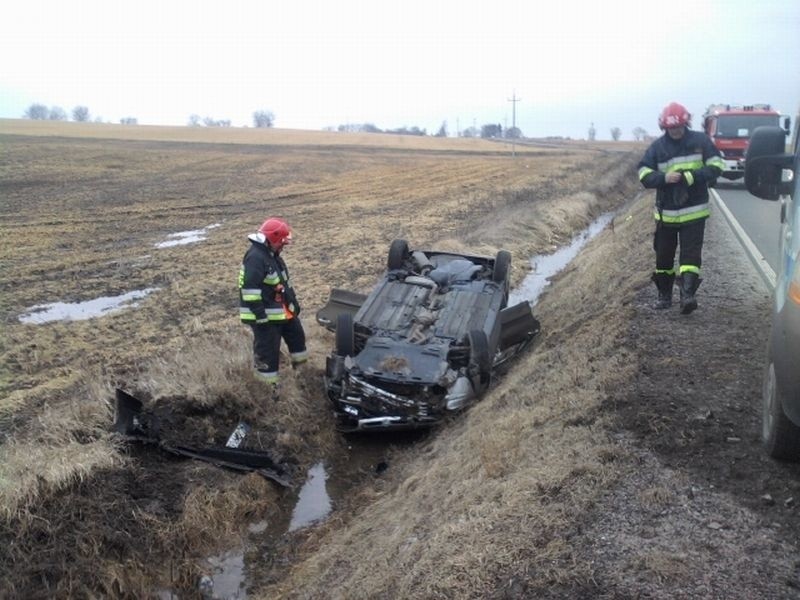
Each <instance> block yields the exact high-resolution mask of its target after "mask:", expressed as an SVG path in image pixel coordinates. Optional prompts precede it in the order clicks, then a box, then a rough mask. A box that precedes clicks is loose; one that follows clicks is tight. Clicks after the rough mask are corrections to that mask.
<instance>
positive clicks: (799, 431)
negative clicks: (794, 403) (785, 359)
mask: <svg viewBox="0 0 800 600" xmlns="http://www.w3.org/2000/svg"><path fill="white" fill-rule="evenodd" d="M762 400H763V405H762V409H763V412H762V425H761V439H762V441H763V443H764V448H765V449H766V451H767V454H769V455H770V456H771V457H772V458H777V459H781V460H791V461H797V460H799V459H800V427H798V426H797V425H795V424H794V423H793V422H792V421H791V420H790V419H789V417H787V416H786V413H785V412H784V411H783V404H784V401H785V395H784V391H783V390H782V389H781V387H780V384H779V383H778V379H777V377H776V376H775V364H774V363H773V362H772V359H771V358H770V359H769V364H768V365H767V367H766V369H765V373H764V386H763V394H762Z"/></svg>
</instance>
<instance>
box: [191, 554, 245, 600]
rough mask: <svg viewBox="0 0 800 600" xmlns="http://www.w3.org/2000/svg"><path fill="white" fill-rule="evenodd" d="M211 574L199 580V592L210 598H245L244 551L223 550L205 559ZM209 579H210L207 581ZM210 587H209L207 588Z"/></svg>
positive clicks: (240, 599) (241, 599)
mask: <svg viewBox="0 0 800 600" xmlns="http://www.w3.org/2000/svg"><path fill="white" fill-rule="evenodd" d="M207 562H208V566H209V568H210V569H211V575H209V576H206V578H204V579H201V581H200V593H201V595H205V596H206V597H210V598H225V599H226V600H227V599H228V598H236V599H239V600H244V599H245V598H247V591H246V590H245V576H244V552H243V551H242V550H241V549H238V550H231V551H230V552H223V553H222V554H218V555H217V556H212V557H210V558H208V559H207ZM209 579H210V581H209ZM209 588H210V589H209ZM209 592H211V593H210V594H209Z"/></svg>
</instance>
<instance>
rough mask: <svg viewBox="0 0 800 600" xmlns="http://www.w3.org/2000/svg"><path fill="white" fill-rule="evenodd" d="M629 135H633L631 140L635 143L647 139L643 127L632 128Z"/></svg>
mask: <svg viewBox="0 0 800 600" xmlns="http://www.w3.org/2000/svg"><path fill="white" fill-rule="evenodd" d="M631 133H633V139H635V140H636V141H637V142H639V141H641V140H644V139H646V138H647V131H646V130H645V129H644V128H643V127H634V128H633V131H632V132H631Z"/></svg>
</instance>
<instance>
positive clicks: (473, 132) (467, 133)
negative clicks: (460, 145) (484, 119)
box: [461, 127, 481, 138]
mask: <svg viewBox="0 0 800 600" xmlns="http://www.w3.org/2000/svg"><path fill="white" fill-rule="evenodd" d="M480 134H481V132H480V131H479V130H478V128H477V127H467V128H466V129H465V130H464V131H462V132H461V137H466V138H473V137H478V136H479V135H480Z"/></svg>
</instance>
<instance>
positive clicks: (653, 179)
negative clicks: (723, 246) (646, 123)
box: [639, 102, 725, 314]
mask: <svg viewBox="0 0 800 600" xmlns="http://www.w3.org/2000/svg"><path fill="white" fill-rule="evenodd" d="M691 118H692V116H691V115H690V114H689V111H688V110H686V108H685V107H683V106H682V105H680V104H678V103H677V102H672V103H670V104H668V105H667V106H665V107H664V109H663V110H662V111H661V114H660V116H659V117H658V126H659V128H661V130H662V131H664V135H662V136H661V137H660V138H658V139H657V140H656V141H654V142H653V143H652V144H651V145H650V147H649V148H648V149H647V151H646V152H645V154H644V157H643V158H642V160H641V161H640V162H639V181H640V182H641V183H642V185H643V186H644V187H646V188H655V189H656V190H657V192H656V211H655V219H656V232H655V237H654V239H653V249H654V250H655V252H656V269H655V273H653V277H652V279H653V282H654V283H655V284H656V288H658V300H657V302H656V304H655V308H657V309H664V308H669V307H670V306H672V286H673V284H674V282H675V275H676V272H675V251H676V249H677V247H678V240H679V239H680V248H681V249H680V256H679V258H678V261H679V268H678V272H677V275H678V287H679V290H680V297H681V313H683V314H689V313H690V312H692V311H693V310H694V309H696V308H697V299H696V298H695V292H697V288H698V286H699V285H700V282H701V281H702V279H700V265H701V263H702V260H701V254H702V250H703V235H704V233H705V224H706V219H707V218H708V216H709V197H708V187H709V186H710V185H713V184H714V183H715V182H716V180H717V177H719V176H720V175H721V174H722V171H723V169H724V167H725V163H724V162H723V160H722V157H721V156H720V153H719V150H717V148H716V147H715V146H714V143H713V142H712V141H711V138H709V137H708V136H707V135H706V134H705V133H703V132H700V131H692V130H691V129H689V127H690V126H691Z"/></svg>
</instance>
